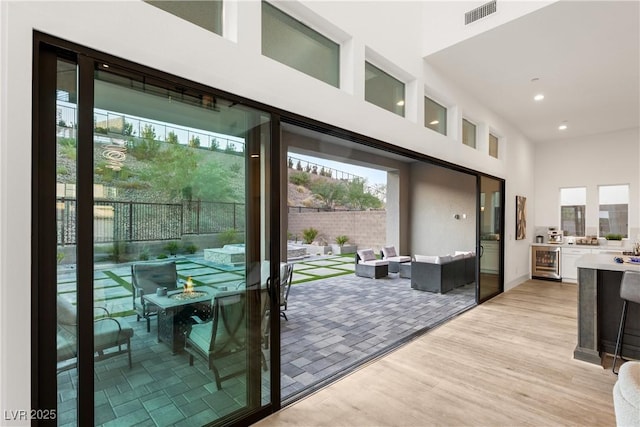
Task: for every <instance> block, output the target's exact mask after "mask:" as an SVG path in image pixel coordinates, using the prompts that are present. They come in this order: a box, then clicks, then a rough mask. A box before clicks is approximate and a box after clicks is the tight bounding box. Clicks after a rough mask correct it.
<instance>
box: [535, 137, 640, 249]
mask: <svg viewBox="0 0 640 427" xmlns="http://www.w3.org/2000/svg"><path fill="white" fill-rule="evenodd" d="M639 157H640V132H639V130H638V129H637V128H636V129H628V130H623V131H618V132H614V133H607V134H600V135H592V136H590V137H586V138H578V139H567V140H562V141H554V142H550V143H547V144H539V145H538V146H537V147H536V152H535V170H534V173H535V176H536V190H535V199H536V209H535V225H536V226H538V227H549V226H555V227H558V226H559V225H560V188H562V187H586V188H587V209H586V213H585V215H586V231H587V234H597V231H598V186H599V185H610V184H629V185H630V189H629V190H630V195H629V196H630V204H629V228H630V235H629V237H630V239H631V240H634V241H636V240H640V211H639V210H638V204H639V203H640V197H639V196H640V191H639V187H640V162H638V158H639Z"/></svg>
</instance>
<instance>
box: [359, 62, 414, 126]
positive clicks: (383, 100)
mask: <svg viewBox="0 0 640 427" xmlns="http://www.w3.org/2000/svg"><path fill="white" fill-rule="evenodd" d="M364 72H365V83H364V99H365V100H366V101H367V102H370V103H372V104H375V105H377V106H378V107H381V108H384V109H385V110H388V111H391V112H392V113H395V114H397V115H399V116H402V117H404V83H402V82H401V81H400V80H398V79H396V78H395V77H392V76H391V75H390V74H388V73H385V72H384V71H382V70H381V69H380V68H378V67H376V66H375V65H373V64H371V63H369V62H365V67H364Z"/></svg>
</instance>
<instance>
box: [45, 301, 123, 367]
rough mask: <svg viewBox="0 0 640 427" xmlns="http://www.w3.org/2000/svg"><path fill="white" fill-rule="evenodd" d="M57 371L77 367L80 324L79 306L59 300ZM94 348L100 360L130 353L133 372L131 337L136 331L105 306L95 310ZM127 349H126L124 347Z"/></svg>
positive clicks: (96, 357)
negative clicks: (77, 307) (114, 315)
mask: <svg viewBox="0 0 640 427" xmlns="http://www.w3.org/2000/svg"><path fill="white" fill-rule="evenodd" d="M56 307H57V319H56V323H57V325H56V327H57V334H56V335H57V336H56V344H57V348H56V355H57V362H58V366H57V372H58V373H60V372H63V371H66V370H68V369H71V368H74V367H76V364H77V357H78V354H77V352H78V322H77V312H76V307H75V306H74V305H73V304H71V303H70V302H69V301H67V300H65V299H64V298H62V297H60V296H58V298H57V303H56ZM94 315H95V319H94V321H93V345H94V358H95V360H96V361H98V360H103V359H107V358H110V357H114V356H118V355H120V354H127V355H128V357H129V369H131V337H133V328H132V327H131V325H129V323H128V322H127V321H126V320H125V319H124V318H122V317H118V318H116V317H112V316H111V314H110V313H109V311H108V310H107V309H106V308H105V307H94ZM123 347H125V348H123Z"/></svg>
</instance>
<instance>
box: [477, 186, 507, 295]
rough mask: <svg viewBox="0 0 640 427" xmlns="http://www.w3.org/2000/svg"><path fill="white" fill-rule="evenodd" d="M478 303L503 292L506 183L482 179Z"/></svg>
mask: <svg viewBox="0 0 640 427" xmlns="http://www.w3.org/2000/svg"><path fill="white" fill-rule="evenodd" d="M479 180H480V197H479V204H480V209H479V231H480V236H479V237H480V241H479V248H480V250H479V255H480V274H479V276H478V277H479V280H478V292H477V299H478V302H479V303H480V302H483V301H486V300H487V299H489V298H491V297H494V296H495V295H497V294H499V293H500V292H502V291H503V288H504V284H503V274H502V271H503V263H502V260H503V250H504V249H503V248H504V214H503V213H504V181H502V180H498V179H493V178H489V177H486V176H480V178H479Z"/></svg>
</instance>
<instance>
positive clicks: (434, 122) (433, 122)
mask: <svg viewBox="0 0 640 427" xmlns="http://www.w3.org/2000/svg"><path fill="white" fill-rule="evenodd" d="M438 123H440V122H439V121H437V120H434V121H432V122H430V123H429V124H430V125H437V124H438Z"/></svg>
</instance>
